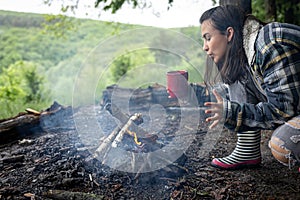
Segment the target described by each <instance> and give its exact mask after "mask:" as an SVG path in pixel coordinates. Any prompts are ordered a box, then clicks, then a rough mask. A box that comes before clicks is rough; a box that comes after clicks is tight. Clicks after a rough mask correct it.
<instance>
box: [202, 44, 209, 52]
mask: <svg viewBox="0 0 300 200" xmlns="http://www.w3.org/2000/svg"><path fill="white" fill-rule="evenodd" d="M203 50H204V51H208V46H207V44H206V42H204V44H203Z"/></svg>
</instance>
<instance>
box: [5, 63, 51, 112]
mask: <svg viewBox="0 0 300 200" xmlns="http://www.w3.org/2000/svg"><path fill="white" fill-rule="evenodd" d="M43 84H44V78H43V77H42V76H41V75H39V74H38V72H37V67H36V65H35V64H34V63H30V62H22V61H20V62H16V63H14V64H12V65H10V66H9V67H8V68H5V69H3V72H2V73H1V74H0V106H1V108H6V110H5V109H2V110H1V112H0V117H8V115H9V114H12V113H16V112H18V111H17V110H15V108H19V107H23V109H24V106H25V105H29V104H34V105H35V107H39V106H40V105H44V104H45V103H47V101H48V95H47V92H46V90H45V89H44V88H43Z"/></svg>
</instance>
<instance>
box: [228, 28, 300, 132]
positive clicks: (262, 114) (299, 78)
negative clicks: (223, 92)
mask: <svg viewBox="0 0 300 200" xmlns="http://www.w3.org/2000/svg"><path fill="white" fill-rule="evenodd" d="M299 35H300V27H298V26H295V25H290V24H282V23H270V24H268V25H266V26H264V27H263V28H262V29H261V31H260V32H259V34H258V37H257V40H256V42H255V48H256V59H255V66H256V67H255V68H254V70H256V74H260V75H261V80H260V83H259V84H260V87H261V88H262V89H263V91H264V93H265V95H266V97H267V101H266V102H259V103H257V104H251V103H238V102H231V101H228V100H226V99H224V101H223V102H224V105H223V108H224V119H225V121H224V123H225V126H226V127H227V128H229V129H231V130H235V131H242V130H249V129H250V130H251V129H257V128H260V129H275V128H276V127H277V126H278V125H280V124H282V123H284V122H285V121H287V120H288V119H289V118H291V117H293V116H296V115H299V110H300V106H299V99H300V60H299V57H300V52H299V51H300V50H299V49H300V37H299Z"/></svg>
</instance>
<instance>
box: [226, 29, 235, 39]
mask: <svg viewBox="0 0 300 200" xmlns="http://www.w3.org/2000/svg"><path fill="white" fill-rule="evenodd" d="M233 35H234V29H233V28H232V27H228V28H227V41H228V42H231V40H232V38H233Z"/></svg>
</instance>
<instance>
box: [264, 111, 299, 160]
mask: <svg viewBox="0 0 300 200" xmlns="http://www.w3.org/2000/svg"><path fill="white" fill-rule="evenodd" d="M269 147H270V148H271V152H272V154H273V156H274V157H275V158H276V159H277V160H278V161H279V162H281V163H282V164H284V165H287V166H291V165H293V164H295V163H296V162H300V116H297V117H294V118H292V119H291V120H289V121H287V122H286V123H285V124H284V125H282V126H280V127H278V128H277V129H276V130H275V131H274V132H273V134H272V137H271V140H270V141H269Z"/></svg>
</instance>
